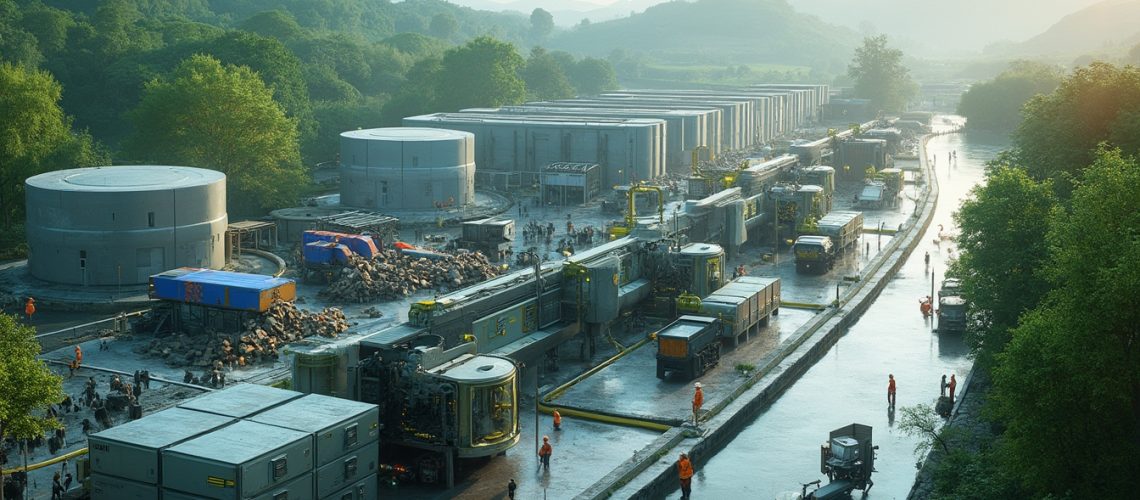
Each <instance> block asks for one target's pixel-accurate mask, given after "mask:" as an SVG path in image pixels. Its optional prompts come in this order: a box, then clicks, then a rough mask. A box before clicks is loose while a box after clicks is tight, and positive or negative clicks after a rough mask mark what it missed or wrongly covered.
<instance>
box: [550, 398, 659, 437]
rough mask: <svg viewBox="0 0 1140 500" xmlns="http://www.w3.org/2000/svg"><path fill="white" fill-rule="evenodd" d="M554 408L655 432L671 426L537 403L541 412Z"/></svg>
mask: <svg viewBox="0 0 1140 500" xmlns="http://www.w3.org/2000/svg"><path fill="white" fill-rule="evenodd" d="M554 408H558V413H560V414H562V415H563V416H567V417H578V418H581V419H585V420H593V421H595V422H602V423H606V424H615V425H623V426H626V427H640V428H642V429H649V430H651V431H657V432H665V431H667V430H669V429H672V428H673V427H672V426H669V425H666V424H660V423H657V422H649V421H646V420H638V419H636V418H629V417H615V416H613V415H602V414H600V413H594V412H589V411H585V410H576V409H574V408H567V407H565V406H558V407H553V406H546V405H543V404H540V405H538V409H539V411H541V412H543V413H547V414H549V413H550V412H552V411H554Z"/></svg>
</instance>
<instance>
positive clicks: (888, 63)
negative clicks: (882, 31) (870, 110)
mask: <svg viewBox="0 0 1140 500" xmlns="http://www.w3.org/2000/svg"><path fill="white" fill-rule="evenodd" d="M902 57H903V53H902V51H901V50H899V49H895V48H891V47H888V46H887V36H886V35H879V36H874V37H867V38H864V39H863V45H862V46H861V47H859V48H857V49H855V59H854V60H853V61H852V62H851V64H850V65H849V66H848V67H847V76H849V77H851V79H852V80H854V81H855V95H856V96H857V97H861V98H865V99H870V100H871V105H872V106H874V107H875V109H878V110H882V111H888V112H896V111H904V110H906V105H907V103H908V102H910V100H911V98H913V97H914V96H915V95H916V94H917V93H918V86H917V85H916V84H915V83H914V81H913V80H911V78H910V70H908V69H907V68H906V66H903V64H902Z"/></svg>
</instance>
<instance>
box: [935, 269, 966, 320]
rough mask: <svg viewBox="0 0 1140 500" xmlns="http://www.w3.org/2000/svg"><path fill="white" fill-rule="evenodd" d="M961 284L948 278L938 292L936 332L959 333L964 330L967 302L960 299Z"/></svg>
mask: <svg viewBox="0 0 1140 500" xmlns="http://www.w3.org/2000/svg"><path fill="white" fill-rule="evenodd" d="M961 286H962V285H961V282H960V281H958V280H957V279H954V278H950V279H947V280H944V281H943V282H942V288H941V289H940V290H939V292H938V331H939V332H946V333H960V332H962V331H964V330H965V329H966V319H967V316H966V314H967V312H968V309H969V307H970V304H969V302H967V301H966V299H965V298H964V297H962V290H961Z"/></svg>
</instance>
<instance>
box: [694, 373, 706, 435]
mask: <svg viewBox="0 0 1140 500" xmlns="http://www.w3.org/2000/svg"><path fill="white" fill-rule="evenodd" d="M693 387H694V392H693V425H697V422H699V421H700V417H701V405H704V404H705V394H704V393H703V392H701V383H700V382H697V383H696V384H693Z"/></svg>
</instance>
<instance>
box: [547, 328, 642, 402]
mask: <svg viewBox="0 0 1140 500" xmlns="http://www.w3.org/2000/svg"><path fill="white" fill-rule="evenodd" d="M650 340H653V337H652V336H649V337H645V338H644V339H641V340H640V341H638V342H637V343H636V344H633V345H632V346H629V349H626V350H624V351H622V352H619V353H617V354H616V355H614V357H612V358H610V359H607V360H605V361H602V362H601V363H599V364H598V366H595V367H593V368H590V369H589V370H586V371H585V372H583V373H582V374H581V375H578V376H577V377H574V378H572V379H570V381H569V382H566V383H565V384H562V385H560V386H558V387H556V388H555V389H554V390H553V391H550V392H548V393H547V394H546V396H545V397H543V398H542V400H543V401H545V402H548V403H549V402H551V401H554V400H555V399H558V396H561V395H562V393H564V392H566V391H567V390H568V389H570V388H571V387H574V386H575V385H577V384H578V382H581V381H583V380H585V379H586V378H587V377H589V376H590V375H593V374H595V373H598V372H599V371H601V370H602V368H605V367H607V366H610V365H611V364H613V363H614V361H617V360H619V359H621V358H622V357H624V356H625V355H626V354H629V353H631V352H633V351H636V350H638V349H639V348H641V346H643V345H645V344H647V343H649V341H650Z"/></svg>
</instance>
